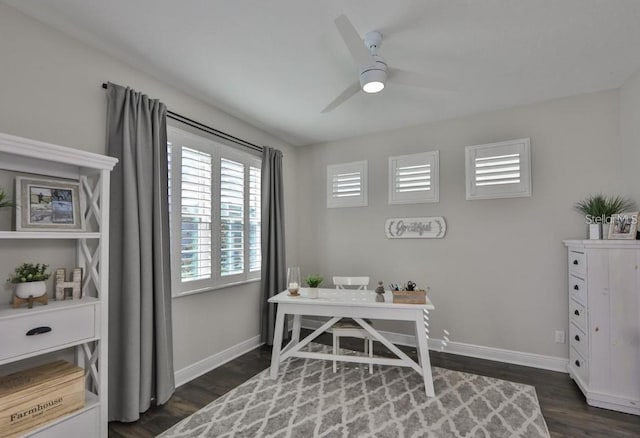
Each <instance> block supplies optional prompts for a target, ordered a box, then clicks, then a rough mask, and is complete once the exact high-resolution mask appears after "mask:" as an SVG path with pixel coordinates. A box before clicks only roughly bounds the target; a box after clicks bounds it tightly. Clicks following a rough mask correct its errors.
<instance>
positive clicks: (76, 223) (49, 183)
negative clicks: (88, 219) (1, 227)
mask: <svg viewBox="0 0 640 438" xmlns="http://www.w3.org/2000/svg"><path fill="white" fill-rule="evenodd" d="M83 212H84V196H83V193H82V190H81V187H80V183H78V182H74V181H68V180H54V179H36V178H26V177H16V231H37V230H41V231H84V214H83Z"/></svg>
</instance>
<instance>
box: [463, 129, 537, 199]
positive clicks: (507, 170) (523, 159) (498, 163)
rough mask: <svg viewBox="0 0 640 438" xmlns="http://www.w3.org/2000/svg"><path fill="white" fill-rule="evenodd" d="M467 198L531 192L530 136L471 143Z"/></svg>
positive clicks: (515, 195) (466, 153) (510, 196)
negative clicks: (495, 141)
mask: <svg viewBox="0 0 640 438" xmlns="http://www.w3.org/2000/svg"><path fill="white" fill-rule="evenodd" d="M465 155H466V166H465V167H466V174H467V200H473V199H491V198H515V197H523V196H531V148H530V141H529V139H528V138H523V139H520V140H511V141H504V142H501V143H491V144H483V145H478V146H468V147H467V148H466V151H465Z"/></svg>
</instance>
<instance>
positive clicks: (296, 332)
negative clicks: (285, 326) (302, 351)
mask: <svg viewBox="0 0 640 438" xmlns="http://www.w3.org/2000/svg"><path fill="white" fill-rule="evenodd" d="M301 326H302V315H293V330H292V331H291V340H292V341H293V345H295V344H297V343H298V342H300V327H301Z"/></svg>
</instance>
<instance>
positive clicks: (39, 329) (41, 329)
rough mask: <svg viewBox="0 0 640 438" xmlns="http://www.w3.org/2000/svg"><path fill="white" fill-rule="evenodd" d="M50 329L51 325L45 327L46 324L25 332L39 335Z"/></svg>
mask: <svg viewBox="0 0 640 438" xmlns="http://www.w3.org/2000/svg"><path fill="white" fill-rule="evenodd" d="M50 331H51V327H47V326H42V327H36V328H32V329H31V330H29V331H28V332H27V336H34V335H41V334H43V333H49V332H50Z"/></svg>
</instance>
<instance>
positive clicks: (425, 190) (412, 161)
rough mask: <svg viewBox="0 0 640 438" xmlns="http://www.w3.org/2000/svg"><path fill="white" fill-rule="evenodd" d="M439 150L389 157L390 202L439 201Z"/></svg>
mask: <svg viewBox="0 0 640 438" xmlns="http://www.w3.org/2000/svg"><path fill="white" fill-rule="evenodd" d="M438 161H439V152H438V151H432V152H422V153H419V154H411V155H401V156H397V157H390V158H389V204H413V203H420V202H438V200H439V187H438V186H439V181H438V179H439V178H438V171H439V169H438V164H439V163H438Z"/></svg>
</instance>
